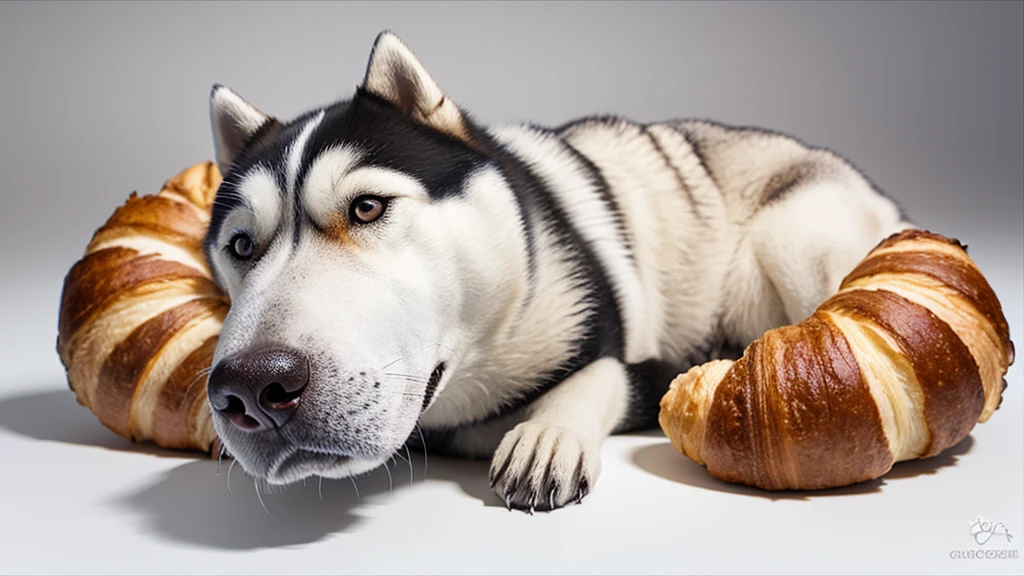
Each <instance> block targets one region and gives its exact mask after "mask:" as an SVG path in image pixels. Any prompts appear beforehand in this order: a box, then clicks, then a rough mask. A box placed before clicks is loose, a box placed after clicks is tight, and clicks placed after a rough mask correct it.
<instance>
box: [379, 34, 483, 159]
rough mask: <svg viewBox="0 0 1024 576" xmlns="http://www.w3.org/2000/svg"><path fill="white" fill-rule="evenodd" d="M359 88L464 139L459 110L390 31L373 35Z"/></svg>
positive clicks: (418, 118) (425, 122) (427, 123)
mask: <svg viewBox="0 0 1024 576" xmlns="http://www.w3.org/2000/svg"><path fill="white" fill-rule="evenodd" d="M363 89H364V90H366V91H367V92H369V93H371V94H373V95H375V96H378V97H380V98H383V99H384V100H387V101H388V102H390V103H392V104H394V105H395V106H396V107H397V108H398V109H399V110H401V111H402V112H404V113H406V114H408V115H410V116H412V117H413V118H415V119H416V120H418V121H420V122H422V123H424V124H426V125H428V126H431V127H433V128H435V129H437V130H440V131H442V132H445V133H448V134H450V135H452V136H455V137H456V138H461V139H466V136H465V125H464V124H463V117H462V113H461V112H459V108H458V106H456V105H455V103H454V102H452V99H451V98H449V97H448V95H447V94H445V93H444V90H442V89H441V86H439V85H438V84H437V82H436V81H434V79H433V77H431V76H430V73H429V72H427V69H426V68H425V67H424V66H423V64H422V63H421V62H420V61H419V59H418V58H416V56H415V55H414V54H413V53H412V50H410V49H409V47H408V46H406V45H405V43H404V42H402V41H401V40H399V39H398V36H395V35H394V33H392V32H390V31H387V30H385V31H384V32H381V33H380V35H378V36H377V40H376V41H375V42H374V43H373V51H372V52H370V63H369V65H368V66H367V67H366V78H364V79H363Z"/></svg>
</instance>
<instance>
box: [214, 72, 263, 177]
mask: <svg viewBox="0 0 1024 576" xmlns="http://www.w3.org/2000/svg"><path fill="white" fill-rule="evenodd" d="M272 120H273V118H271V117H270V116H267V115H266V114H264V113H263V112H260V111H259V110H257V109H256V107H255V106H253V105H252V104H249V103H248V102H246V101H245V100H244V99H242V97H241V96H239V95H238V94H235V93H234V92H233V91H232V90H231V89H230V88H228V87H226V86H221V85H220V84H215V85H214V86H213V89H212V90H211V91H210V125H211V127H212V128H213V147H214V152H215V153H216V155H217V167H218V168H220V172H221V174H227V172H228V168H230V167H231V164H232V163H233V162H234V161H235V159H236V158H238V154H239V153H240V152H241V151H242V149H243V148H245V145H246V143H248V142H249V140H250V139H251V138H252V136H253V135H254V134H256V132H257V131H259V129H260V127H262V126H263V125H264V124H265V123H267V122H268V121H272Z"/></svg>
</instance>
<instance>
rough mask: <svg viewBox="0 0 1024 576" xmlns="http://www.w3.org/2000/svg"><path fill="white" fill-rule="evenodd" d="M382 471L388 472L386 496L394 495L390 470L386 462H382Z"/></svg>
mask: <svg viewBox="0 0 1024 576" xmlns="http://www.w3.org/2000/svg"><path fill="white" fill-rule="evenodd" d="M384 469H385V470H387V472H388V495H389V496H391V495H393V494H394V484H393V481H392V479H391V468H389V467H388V461H387V460H385V461H384Z"/></svg>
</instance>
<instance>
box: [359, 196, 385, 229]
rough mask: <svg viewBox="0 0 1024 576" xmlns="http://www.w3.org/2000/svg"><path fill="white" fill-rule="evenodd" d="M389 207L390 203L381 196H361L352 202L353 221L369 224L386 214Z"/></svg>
mask: <svg viewBox="0 0 1024 576" xmlns="http://www.w3.org/2000/svg"><path fill="white" fill-rule="evenodd" d="M387 205H388V201H387V200H386V199H384V198H381V197H379V196H360V197H358V198H356V199H355V201H354V202H352V220H354V221H355V222H357V223H359V224H369V223H370V222H373V221H374V220H376V219H378V218H380V217H381V216H382V215H383V214H384V209H385V208H387Z"/></svg>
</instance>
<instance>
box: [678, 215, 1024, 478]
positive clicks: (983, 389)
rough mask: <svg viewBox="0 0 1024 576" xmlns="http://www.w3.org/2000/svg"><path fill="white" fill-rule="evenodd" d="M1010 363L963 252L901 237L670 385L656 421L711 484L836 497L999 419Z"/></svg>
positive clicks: (997, 314)
mask: <svg viewBox="0 0 1024 576" xmlns="http://www.w3.org/2000/svg"><path fill="white" fill-rule="evenodd" d="M1012 362H1013V344H1012V342H1011V341H1010V335H1009V328H1008V326H1007V323H1006V319H1005V318H1004V317H1003V311H1002V308H1001V306H1000V305H999V301H998V300H997V299H996V296H995V294H994V293H993V291H992V289H991V288H990V287H989V285H988V283H987V282H986V281H985V278H984V277H983V276H982V275H981V273H980V272H979V271H978V268H977V267H976V266H975V264H974V262H973V261H972V260H971V259H970V258H969V257H968V256H967V252H966V249H964V248H963V247H962V246H961V245H960V244H959V243H958V242H956V241H953V240H949V239H947V238H944V237H942V236H939V235H936V234H932V233H929V232H924V231H918V230H910V231H905V232H901V233H898V234H894V235H893V236H891V237H889V238H888V239H886V240H884V241H883V242H881V243H880V244H879V245H878V246H877V247H876V248H875V249H874V250H873V251H872V252H871V253H870V254H868V256H867V257H866V258H865V259H864V260H863V261H862V262H861V263H860V265H859V266H857V268H856V269H854V271H853V272H851V273H850V274H849V275H848V276H847V277H846V278H845V279H844V280H843V283H842V285H841V287H840V290H839V292H838V293H837V294H836V295H835V296H833V297H831V298H829V299H828V300H826V301H825V302H824V303H823V304H822V305H821V306H820V307H819V308H818V309H817V311H816V312H815V313H814V314H813V315H811V316H810V317H809V318H807V319H806V320H804V321H803V322H800V323H799V324H797V325H795V326H786V327H783V328H778V329H776V330H771V331H769V332H767V333H765V334H764V335H763V336H762V337H761V338H759V339H758V340H756V341H754V342H753V343H752V344H751V345H750V346H749V347H748V348H747V349H746V350H745V351H744V354H743V357H742V358H741V359H739V360H737V361H736V362H732V361H728V360H715V361H712V362H709V363H707V364H704V365H701V366H696V367H694V368H692V369H690V370H689V371H688V372H687V373H686V374H684V375H681V376H679V377H678V378H676V379H675V380H674V381H673V382H672V385H671V387H670V389H669V391H668V393H667V394H666V395H665V396H664V398H663V399H662V401H661V413H660V416H659V420H660V422H661V427H662V429H663V430H664V431H665V434H666V435H668V437H669V438H670V439H671V440H672V443H673V444H674V445H675V446H676V448H677V449H679V451H680V452H682V453H683V454H685V455H686V456H688V457H690V458H691V459H692V460H694V461H695V462H697V463H698V464H704V465H706V466H707V468H708V471H710V472H711V474H712V475H714V476H715V477H717V478H720V479H722V480H726V481H729V482H739V483H743V484H750V485H753V486H757V487H760V488H764V489H768V490H779V489H817V488H827V487H834V486H843V485H847V484H853V483H855V482H860V481H863V480H869V479H873V478H877V477H879V476H882V475H883V474H885V473H886V472H888V471H889V469H890V468H891V467H892V465H893V463H894V462H898V461H900V460H907V459H912V458H928V457H930V456H935V455H936V454H938V453H940V452H942V451H943V450H945V449H946V448H948V447H950V446H953V445H954V444H956V443H957V442H959V441H960V440H961V439H963V438H964V437H965V436H966V435H967V434H968V433H969V432H970V431H971V429H972V428H973V427H974V423H975V422H984V421H985V420H987V419H988V418H989V416H991V415H992V413H993V412H994V411H995V410H996V408H998V407H999V403H1000V401H1001V398H1002V392H1003V389H1004V388H1005V386H1006V381H1005V380H1004V379H1003V376H1004V375H1005V374H1006V370H1007V368H1008V367H1009V365H1010V364H1011V363H1012Z"/></svg>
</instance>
